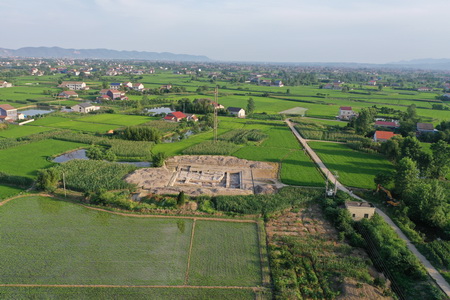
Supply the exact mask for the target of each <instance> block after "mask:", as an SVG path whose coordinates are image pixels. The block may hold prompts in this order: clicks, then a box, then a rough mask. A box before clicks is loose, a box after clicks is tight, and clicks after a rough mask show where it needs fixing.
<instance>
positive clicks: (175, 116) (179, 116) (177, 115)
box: [164, 111, 187, 122]
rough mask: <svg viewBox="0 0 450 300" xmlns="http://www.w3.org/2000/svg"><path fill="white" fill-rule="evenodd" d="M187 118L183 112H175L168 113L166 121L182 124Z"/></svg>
mask: <svg viewBox="0 0 450 300" xmlns="http://www.w3.org/2000/svg"><path fill="white" fill-rule="evenodd" d="M186 118H187V116H186V115H185V114H184V113H182V112H181V111H174V112H171V113H168V114H167V115H166V116H165V117H164V120H166V121H173V122H180V121H181V120H183V119H186Z"/></svg>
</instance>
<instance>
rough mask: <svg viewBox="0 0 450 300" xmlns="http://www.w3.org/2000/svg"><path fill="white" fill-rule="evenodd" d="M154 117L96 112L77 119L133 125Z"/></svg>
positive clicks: (80, 120)
mask: <svg viewBox="0 0 450 300" xmlns="http://www.w3.org/2000/svg"><path fill="white" fill-rule="evenodd" d="M156 119H157V118H154V117H147V116H133V115H120V114H98V115H88V116H86V117H83V118H80V119H77V121H79V122H88V123H101V124H111V125H118V126H133V125H139V124H143V123H146V122H149V121H153V120H156Z"/></svg>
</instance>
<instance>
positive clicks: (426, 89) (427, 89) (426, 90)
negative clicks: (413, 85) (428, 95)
mask: <svg viewBox="0 0 450 300" xmlns="http://www.w3.org/2000/svg"><path fill="white" fill-rule="evenodd" d="M432 90H433V89H432V88H430V87H426V86H422V87H420V88H418V89H417V91H418V92H431V91H432Z"/></svg>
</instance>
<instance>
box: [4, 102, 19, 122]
mask: <svg viewBox="0 0 450 300" xmlns="http://www.w3.org/2000/svg"><path fill="white" fill-rule="evenodd" d="M17 119H18V115H17V109H16V108H14V107H12V106H11V105H9V104H1V105H0V121H2V122H3V121H15V120H17Z"/></svg>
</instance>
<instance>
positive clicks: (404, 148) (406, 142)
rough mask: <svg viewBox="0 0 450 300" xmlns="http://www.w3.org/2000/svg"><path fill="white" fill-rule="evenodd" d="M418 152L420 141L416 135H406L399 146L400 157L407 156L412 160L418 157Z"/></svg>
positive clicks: (419, 150)
mask: <svg viewBox="0 0 450 300" xmlns="http://www.w3.org/2000/svg"><path fill="white" fill-rule="evenodd" d="M420 152H421V146H420V142H419V140H418V139H417V138H416V137H410V136H407V137H406V138H404V139H403V141H402V144H401V147H400V155H401V157H409V158H412V159H413V160H417V159H418V158H419V155H420Z"/></svg>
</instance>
